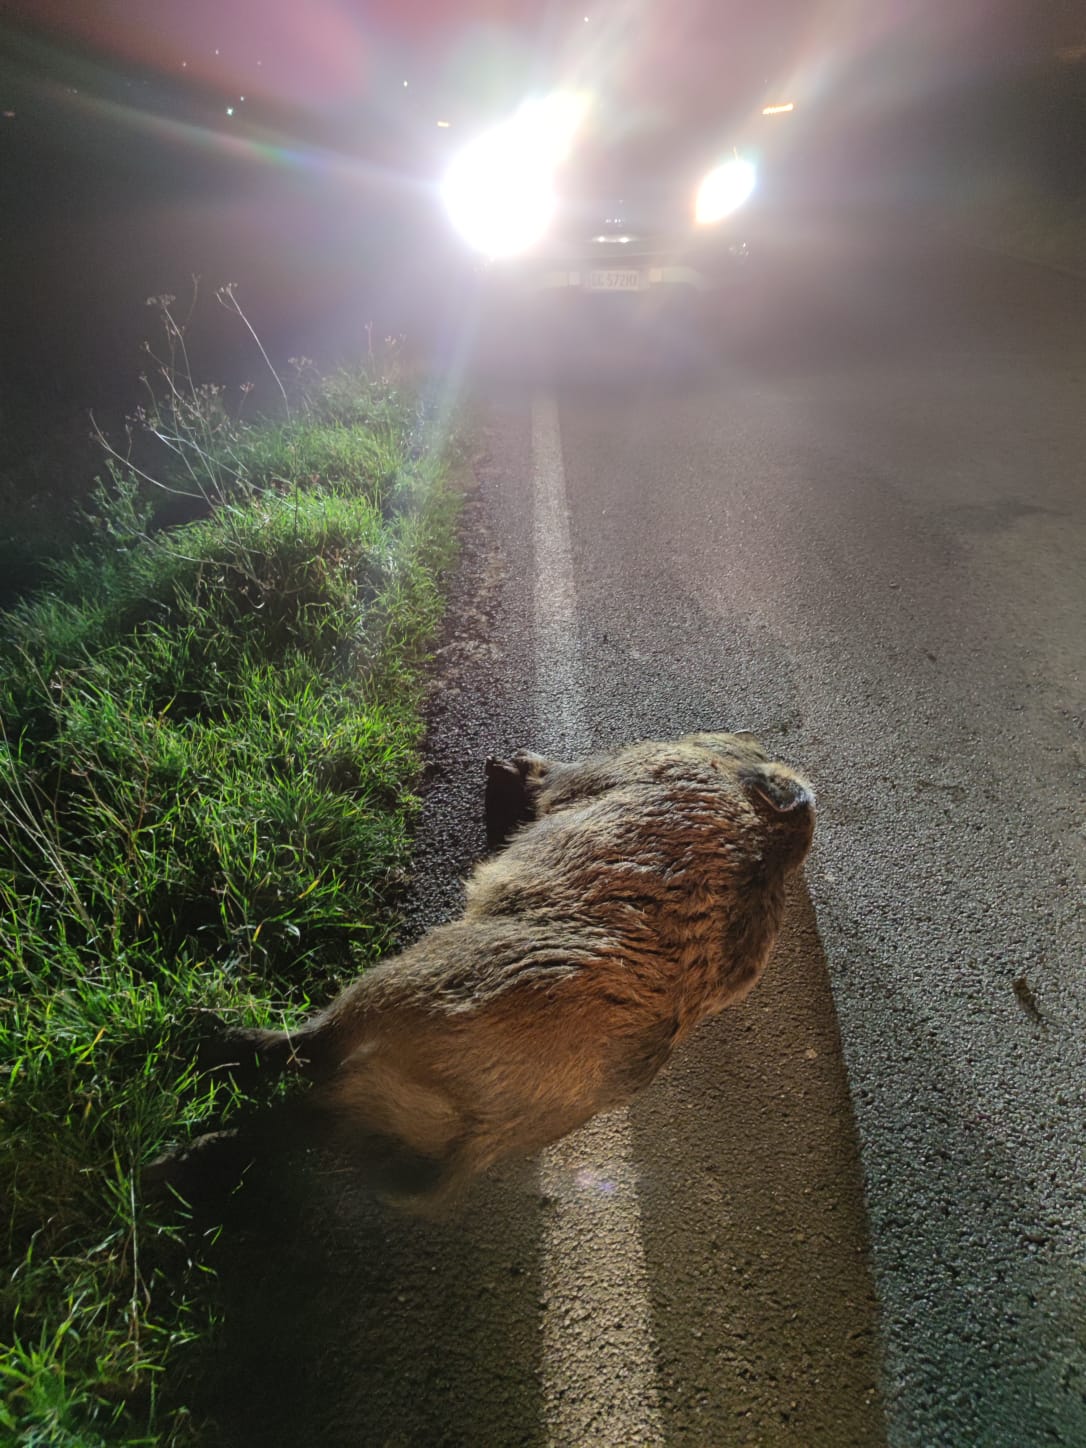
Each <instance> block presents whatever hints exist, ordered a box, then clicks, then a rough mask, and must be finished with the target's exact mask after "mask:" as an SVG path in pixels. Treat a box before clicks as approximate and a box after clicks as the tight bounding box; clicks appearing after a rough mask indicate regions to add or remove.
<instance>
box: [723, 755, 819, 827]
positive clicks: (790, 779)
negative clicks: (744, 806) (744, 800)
mask: <svg viewBox="0 0 1086 1448" xmlns="http://www.w3.org/2000/svg"><path fill="white" fill-rule="evenodd" d="M740 778H741V780H742V784H743V788H744V789H745V791H746V793H747V794H748V796H750V797H751V799H752V800H753V802H754V803H755V804H759V803H760V804H763V805H767V806H768V807H769V809H770V810H771V811H772V812H773V813H774V814H777V815H791V814H793V813H794V812H795V811H801V810H803V809H805V808H807V807H809V806H810V805H813V804H814V791H813V790H812V789H811V786H810V785H809V784H808V783H807V781H806V780H805V779H801V778H800V776H799V775H798V774H794V773H793V772H792V770H790V769H789V768H788V767H787V766H786V765H782V764H765V765H761V766H760V767H758V768H756V769H745V770H743V772H742V774H741V776H740Z"/></svg>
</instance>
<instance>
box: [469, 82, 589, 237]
mask: <svg viewBox="0 0 1086 1448" xmlns="http://www.w3.org/2000/svg"><path fill="white" fill-rule="evenodd" d="M585 109H586V102H585V100H584V99H583V98H582V97H580V96H576V95H571V94H568V93H565V92H557V93H555V94H554V95H550V96H545V97H544V98H542V99H541V100H536V101H528V102H526V103H525V104H524V105H523V106H521V108H520V110H519V111H517V113H516V115H515V116H513V117H512V118H511V119H510V120H508V121H506V122H505V123H504V124H503V125H500V126H497V127H495V129H494V130H492V131H487V132H486V133H485V134H484V135H482V136H479V137H478V138H477V139H476V140H475V141H472V142H471V144H470V145H468V146H467V147H465V149H464V150H463V151H461V152H460V154H459V155H458V156H457V157H456V159H455V160H454V161H453V162H452V164H451V165H450V167H449V169H448V171H446V173H445V179H444V182H443V184H442V188H441V189H442V196H443V197H444V200H445V206H446V208H447V209H448V212H449V216H450V218H451V220H452V223H453V225H454V226H455V227H456V229H457V231H459V232H460V234H461V236H463V238H464V240H465V241H467V242H468V243H469V245H471V246H473V247H475V248H476V250H478V251H481V252H485V253H486V254H487V255H488V256H492V257H502V256H513V255H515V254H516V253H517V252H520V251H526V250H527V249H528V248H529V247H531V246H532V245H534V243H535V242H537V241H538V240H539V239H540V238H541V237H542V236H543V235H544V233H545V232H546V230H547V228H548V226H549V225H550V223H551V219H552V217H553V215H554V210H555V204H556V203H555V192H554V175H555V172H556V171H557V169H558V168H559V166H561V164H562V162H563V161H564V160H565V159H566V157H567V156H568V154H569V149H570V146H571V145H572V142H573V138H574V136H575V134H576V132H577V129H578V128H579V126H580V124H581V121H582V119H583V117H584V113H585Z"/></svg>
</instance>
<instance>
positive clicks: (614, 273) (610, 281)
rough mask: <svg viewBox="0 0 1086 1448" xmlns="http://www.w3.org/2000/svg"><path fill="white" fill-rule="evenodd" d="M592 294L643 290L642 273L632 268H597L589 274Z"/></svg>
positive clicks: (589, 288)
mask: <svg viewBox="0 0 1086 1448" xmlns="http://www.w3.org/2000/svg"><path fill="white" fill-rule="evenodd" d="M588 290H589V291H590V292H637V291H640V290H641V273H640V272H639V271H634V270H631V269H630V268H628V267H626V268H619V267H607V268H606V269H604V268H602V267H601V268H597V269H596V270H595V271H590V272H589V273H588Z"/></svg>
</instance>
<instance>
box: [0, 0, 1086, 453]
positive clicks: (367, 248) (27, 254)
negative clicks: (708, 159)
mask: <svg viewBox="0 0 1086 1448" xmlns="http://www.w3.org/2000/svg"><path fill="white" fill-rule="evenodd" d="M584 8H585V7H584V6H583V5H578V6H576V7H574V6H570V5H563V4H551V5H549V6H548V5H545V4H543V5H541V4H528V3H519V4H501V3H497V0H495V3H491V4H489V5H487V4H469V5H463V6H450V5H439V4H437V3H431V4H427V3H425V0H413V3H410V4H406V5H396V6H392V5H387V6H386V5H360V4H350V3H346V0H343V3H338V4H337V3H334V0H323V3H321V4H319V5H315V6H306V7H291V6H288V5H286V4H285V3H283V4H280V3H278V0H274V3H269V4H264V5H260V6H257V5H255V4H251V3H248V0H238V3H235V4H232V5H227V6H224V7H216V6H214V5H209V4H205V3H204V0H196V3H192V4H188V5H181V4H176V5H174V4H169V3H160V4H156V5H150V6H148V5H135V4H134V3H132V0H107V3H104V4H101V5H97V6H94V7H87V12H88V13H83V12H82V8H81V7H80V8H79V9H78V10H77V8H76V7H71V6H67V5H64V4H61V3H38V4H36V5H34V4H27V3H21V4H16V5H15V6H14V7H13V8H12V9H11V10H10V11H9V13H10V15H11V17H12V18H11V19H10V20H9V22H8V23H7V25H6V27H5V28H4V29H3V30H2V31H0V110H2V111H3V112H4V114H3V116H2V117H0V279H2V294H0V324H2V334H0V335H2V351H0V428H2V430H3V437H4V441H5V444H6V451H7V457H8V460H9V461H10V459H11V457H13V456H18V455H19V453H20V451H21V450H22V449H24V448H26V447H33V446H34V445H35V444H36V442H37V441H38V440H40V436H41V431H42V428H43V427H55V426H57V425H58V420H59V419H60V418H64V417H67V416H68V415H71V414H72V413H81V412H83V411H85V409H86V408H88V407H97V408H99V409H103V408H104V409H110V408H112V409H115V410H116V409H123V408H124V407H126V406H128V405H130V404H131V402H132V400H134V398H135V396H136V392H137V378H138V374H139V371H140V368H141V365H143V364H142V361H141V355H140V351H139V344H140V341H141V339H142V338H144V337H147V336H149V335H151V333H152V330H153V320H154V319H153V316H152V315H151V314H150V313H149V311H148V308H147V306H146V300H147V298H148V297H151V296H154V295H158V294H161V293H170V294H174V295H177V296H179V297H181V298H184V297H186V296H187V295H188V292H189V290H190V287H191V278H192V276H193V275H197V276H199V277H200V278H201V286H202V288H203V290H204V293H205V305H204V306H203V307H202V308H201V311H200V314H199V317H200V320H199V321H198V323H197V324H196V326H195V330H194V334H193V342H194V353H195V357H196V366H197V368H198V369H199V370H202V371H203V372H204V373H206V375H208V376H210V377H214V378H215V379H216V380H225V381H235V382H236V381H241V380H244V379H245V377H246V375H247V373H250V372H252V371H253V370H255V369H256V368H257V365H258V362H257V359H256V358H255V355H254V353H253V350H252V348H251V347H249V346H248V344H247V343H246V342H245V339H244V338H243V337H242V336H241V335H240V334H239V333H238V331H237V329H236V328H235V329H234V330H233V331H231V330H230V329H229V328H228V327H227V325H226V322H227V319H226V317H225V314H221V312H220V311H218V310H217V309H216V308H215V306H214V304H213V302H211V303H210V305H208V304H207V303H208V302H209V301H210V297H211V294H212V293H213V292H214V289H215V287H216V286H218V285H221V284H222V283H224V282H228V281H229V282H236V283H237V284H238V295H239V297H240V298H241V300H242V303H243V305H244V306H245V308H246V310H247V312H248V314H249V315H250V318H251V320H252V321H253V323H254V325H255V326H256V328H257V330H258V331H259V333H260V335H261V338H262V340H263V341H264V344H265V346H266V347H267V348H268V350H269V352H270V353H271V354H272V355H273V356H274V357H275V358H276V359H277V360H283V359H285V358H286V357H288V356H293V355H298V354H303V353H304V354H305V355H308V356H313V357H315V358H316V359H317V360H318V361H319V362H330V361H335V360H338V359H340V358H342V357H344V356H350V355H352V354H353V355H356V356H357V355H358V354H360V353H361V352H362V351H364V350H365V348H366V345H367V331H366V328H367V324H369V323H372V324H373V326H374V328H375V330H376V331H377V333H378V334H380V333H383V332H386V331H400V330H407V331H412V330H415V331H418V330H419V329H420V328H424V327H426V326H435V325H436V326H440V325H441V323H440V316H441V313H442V308H443V307H445V306H446V305H449V304H450V303H452V304H456V303H462V301H463V296H464V289H465V286H467V285H468V284H469V281H468V279H469V276H470V264H469V261H468V259H467V258H466V257H465V255H464V253H463V250H462V248H461V247H460V245H459V243H458V242H457V241H456V239H455V238H454V237H453V236H452V235H451V233H450V231H449V228H448V226H447V224H446V222H445V220H444V217H443V214H442V210H441V206H440V201H439V198H438V196H437V193H436V186H435V180H436V178H437V177H439V176H440V174H441V171H442V169H443V165H444V163H445V160H446V158H447V156H448V155H449V154H450V148H451V147H453V146H455V144H456V141H457V138H458V137H459V136H462V135H463V134H464V128H463V127H461V128H460V129H459V130H458V129H457V127H458V126H460V123H461V122H462V121H470V120H471V119H472V118H473V117H475V116H479V115H484V114H489V113H494V112H500V110H501V107H502V106H503V105H508V104H510V103H511V102H512V101H513V100H514V98H515V97H516V96H517V95H518V94H522V93H523V91H524V89H525V88H526V87H528V86H530V85H531V84H532V82H533V80H539V79H540V78H541V77H543V76H545V75H553V74H554V73H555V70H556V69H559V70H561V69H563V68H564V70H565V71H566V72H568V71H569V70H570V68H571V65H572V68H573V69H574V70H576V68H577V66H578V65H580V66H581V67H582V73H583V72H588V73H592V71H593V67H595V68H596V70H597V71H598V70H599V69H600V68H601V57H602V59H603V60H604V61H606V62H607V65H606V66H604V67H603V68H604V69H607V74H608V79H609V82H610V83H613V84H614V86H615V87H616V89H617V90H618V91H619V92H620V93H622V94H624V95H625V96H627V97H631V96H632V97H636V98H637V99H638V100H640V99H642V98H643V97H645V96H650V97H652V98H653V100H654V101H655V103H657V104H663V105H664V106H665V107H666V106H668V105H676V104H680V103H681V104H682V105H684V106H685V107H687V108H688V110H689V113H690V115H691V117H692V118H694V120H695V121H696V120H697V119H698V118H700V120H701V122H702V123H705V122H706V119H707V118H712V117H713V116H714V115H719V116H724V115H726V114H733V115H734V114H738V115H743V114H746V113H747V112H748V111H749V109H750V108H751V107H752V106H753V107H754V108H755V112H756V111H757V108H758V106H759V104H760V102H761V101H763V100H766V99H769V100H773V99H780V98H781V97H782V96H785V95H787V96H788V98H795V99H796V102H797V109H796V112H795V114H794V116H792V117H789V118H788V119H787V121H786V122H784V123H783V124H782V126H781V128H780V130H779V131H778V133H777V137H775V138H774V140H775V141H777V142H778V143H777V144H776V145H775V149H774V150H773V153H772V155H770V156H767V165H766V168H765V173H764V177H763V186H762V195H761V199H760V212H759V219H760V221H761V223H762V224H763V225H765V226H767V227H771V228H772V227H776V230H777V232H778V234H783V233H785V232H790V231H795V233H796V235H797V236H799V235H801V234H802V227H800V226H796V224H795V223H796V219H797V217H799V218H808V217H810V216H814V215H818V216H819V217H820V218H823V219H825V218H827V217H828V218H829V219H830V220H831V222H834V223H837V224H839V225H840V226H841V227H842V228H853V227H855V226H857V225H864V224H866V221H867V219H868V218H869V217H870V216H872V215H873V214H876V213H877V214H878V215H879V217H880V224H881V222H882V221H883V220H884V219H885V216H886V214H887V212H891V213H893V214H894V216H895V217H896V224H897V225H899V226H900V227H901V228H903V229H908V228H910V227H915V228H922V227H925V226H930V225H931V224H932V223H933V222H936V223H937V222H938V221H939V220H940V219H941V218H943V217H946V218H954V217H956V216H958V215H959V214H960V213H961V212H962V210H963V209H966V210H967V209H968V208H969V207H970V206H971V205H973V204H974V203H976V204H981V203H987V202H988V201H990V200H991V199H992V198H997V199H998V198H1000V197H1012V198H1015V199H1016V201H1017V202H1018V203H1019V204H1021V205H1023V206H1026V207H1037V208H1038V209H1039V211H1041V212H1042V213H1043V212H1044V211H1045V210H1046V208H1049V207H1052V206H1056V207H1062V208H1069V207H1070V208H1074V207H1079V208H1081V207H1082V206H1083V204H1084V194H1086V167H1084V166H1083V164H1082V161H1083V145H1082V141H1083V135H1084V132H1086V128H1084V118H1086V60H1084V59H1083V58H1082V57H1081V56H1080V57H1079V58H1078V59H1077V60H1076V59H1075V58H1074V50H1073V46H1074V42H1075V41H1076V39H1077V40H1086V22H1084V21H1082V19H1081V16H1082V7H1081V6H1080V5H1072V4H1060V3H1057V0H1049V3H1044V0H1042V3H1039V4H1038V3H1033V4H1030V5H1025V6H1015V5H1010V4H1000V3H997V0H970V3H968V4H966V5H961V6H959V5H955V6H953V7H947V6H942V7H940V6H937V5H935V4H933V3H927V0H924V3H920V4H916V5H912V6H908V7H904V6H897V5H891V4H887V5H870V4H865V5H859V4H850V3H845V4H840V3H839V4H836V5H833V6H830V5H825V6H821V7H819V6H814V7H812V6H810V5H799V4H798V3H789V0H775V3H772V4H768V5H767V4H763V5H760V6H759V7H757V10H758V16H757V19H752V17H751V14H750V12H751V9H752V7H749V6H733V5H728V4H716V5H704V4H702V5H698V4H692V5H686V6H677V7H670V6H669V7H655V8H653V7H644V6H638V5H637V4H630V3H627V4H624V5H620V6H614V5H611V6H608V7H607V8H606V10H602V9H599V8H598V7H593V6H589V7H587V8H588V9H589V10H590V11H593V12H595V13H593V15H592V20H593V22H594V24H595V29H593V26H592V25H589V26H586V27H584V30H583V32H581V33H580V34H578V33H577V31H576V28H575V26H574V24H573V22H579V21H580V18H581V11H582V10H583V9H584ZM661 11H666V14H667V16H668V20H667V21H666V23H665V22H664V21H662V20H661V18H660V16H661ZM947 11H952V12H953V13H952V14H947V13H946V12H947ZM906 12H907V13H906ZM589 32H591V34H592V37H593V43H594V45H595V48H593V46H592V45H590V44H589V42H588V40H587V39H586V37H587V36H588V34H589ZM570 37H572V41H571V39H570ZM1057 52H1059V54H1057ZM616 55H618V56H621V61H622V63H621V65H618V64H616V63H615V62H614V57H615V56H616ZM571 56H572V62H571V59H570V57H571ZM607 67H609V69H608V68H607ZM404 79H407V80H408V82H409V84H408V85H407V86H406V87H405V86H404V84H403V81H404ZM623 87H624V89H623ZM243 95H244V97H245V99H244V101H242V100H241V99H240V97H241V96H243ZM679 98H681V101H680V99H679ZM228 106H233V107H234V114H233V115H228V114H227V107H228ZM443 115H444V116H449V117H451V118H453V120H454V125H453V128H452V129H450V130H447V131H446V130H438V129H436V125H435V123H436V119H438V118H439V117H441V116H443ZM785 125H787V127H788V130H787V132H786V131H785V130H784V126H785ZM782 218H783V219H785V220H786V222H787V225H785V224H784V221H782ZM797 244H798V243H797Z"/></svg>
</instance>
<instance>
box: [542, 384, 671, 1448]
mask: <svg viewBox="0 0 1086 1448" xmlns="http://www.w3.org/2000/svg"><path fill="white" fill-rule="evenodd" d="M532 471H533V481H534V490H533V491H534V499H535V527H534V542H535V565H534V578H533V583H534V595H535V623H536V678H535V683H536V699H537V703H536V725H537V728H538V731H539V738H538V743H537V746H536V747H538V748H539V749H540V751H541V752H543V753H547V752H550V753H554V754H558V755H562V754H574V753H577V752H580V751H583V750H584V749H585V747H586V746H587V744H588V743H589V741H588V740H587V738H586V737H585V729H584V698H585V696H584V690H583V687H582V684H581V679H580V668H579V662H578V657H577V635H576V622H577V595H576V589H575V586H574V580H573V557H572V551H571V548H570V536H569V510H568V507H567V503H566V479H565V470H564V468H563V466H562V436H561V432H560V430H559V426H558V407H557V404H556V403H555V400H554V398H553V397H550V396H547V395H545V394H539V395H537V396H536V397H535V398H534V399H533V401H532ZM632 1156H633V1153H632V1146H631V1139H630V1127H629V1122H628V1119H627V1116H626V1113H625V1112H624V1111H619V1112H614V1113H612V1114H611V1115H609V1116H602V1117H597V1118H596V1120H595V1121H592V1122H590V1123H589V1124H588V1126H586V1127H583V1128H582V1129H581V1130H580V1131H577V1132H575V1133H574V1134H573V1135H572V1136H569V1137H567V1138H566V1139H565V1140H564V1141H560V1142H558V1143H557V1144H556V1145H555V1146H552V1147H550V1148H549V1149H548V1150H547V1151H545V1152H544V1153H543V1160H542V1164H541V1166H540V1187H541V1189H542V1191H543V1192H544V1193H545V1195H546V1196H547V1197H548V1198H549V1201H550V1205H549V1207H548V1210H547V1212H546V1214H545V1217H544V1221H545V1226H544V1235H543V1299H544V1302H545V1304H546V1306H545V1310H544V1317H543V1414H544V1421H545V1423H546V1432H547V1438H546V1441H547V1443H548V1444H549V1445H552V1448H597V1445H599V1448H604V1445H606V1448H657V1445H661V1448H662V1445H663V1443H664V1431H663V1420H662V1417H661V1413H660V1400H659V1394H658V1392H657V1387H656V1372H655V1357H654V1353H653V1339H652V1321H651V1314H650V1310H649V1296H648V1270H647V1267H646V1263H645V1246H644V1241H643V1239H642V1231H641V1207H640V1203H639V1201H638V1196H637V1181H636V1173H635V1169H634V1166H633V1160H632Z"/></svg>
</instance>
